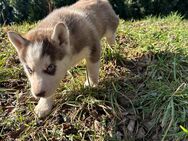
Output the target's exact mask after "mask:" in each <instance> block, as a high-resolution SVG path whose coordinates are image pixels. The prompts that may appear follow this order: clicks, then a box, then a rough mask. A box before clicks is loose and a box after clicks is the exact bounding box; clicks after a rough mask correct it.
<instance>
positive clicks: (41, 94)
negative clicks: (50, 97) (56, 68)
mask: <svg viewBox="0 0 188 141" xmlns="http://www.w3.org/2000/svg"><path fill="white" fill-rule="evenodd" d="M45 93H46V92H45V91H42V92H40V93H37V94H35V95H36V96H37V97H44V96H45Z"/></svg>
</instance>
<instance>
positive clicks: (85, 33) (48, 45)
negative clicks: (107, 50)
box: [8, 0, 119, 117]
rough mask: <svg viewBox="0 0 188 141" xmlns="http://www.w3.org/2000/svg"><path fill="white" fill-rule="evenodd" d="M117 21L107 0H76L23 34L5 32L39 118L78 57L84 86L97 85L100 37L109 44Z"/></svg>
mask: <svg viewBox="0 0 188 141" xmlns="http://www.w3.org/2000/svg"><path fill="white" fill-rule="evenodd" d="M118 22H119V19H118V17H117V16H116V14H115V12H114V11H113V9H112V7H111V5H110V4H109V2H108V1H107V0H80V1H78V2H76V3H75V4H73V5H71V6H68V7H63V8H60V9H57V10H54V11H53V12H52V13H50V14H49V15H48V16H47V17H46V18H44V19H43V20H42V21H41V22H39V24H38V26H36V27H35V28H34V29H32V30H31V31H29V32H28V33H27V34H26V35H24V36H21V35H19V34H17V33H15V32H8V37H9V40H10V42H11V43H12V44H13V46H14V47H15V48H16V50H17V52H18V55H19V58H20V60H21V62H22V64H23V66H24V69H25V72H26V74H27V76H28V78H29V81H30V83H31V92H32V94H33V95H34V96H35V97H38V98H40V100H39V103H38V105H37V106H36V108H35V112H36V114H37V115H38V116H39V117H44V116H46V115H47V114H49V112H50V111H51V109H52V105H53V93H54V92H55V90H56V88H57V87H58V84H59V82H60V81H61V80H62V79H63V77H64V76H65V74H66V72H67V70H68V69H69V68H70V67H72V66H74V65H75V64H76V63H78V62H79V61H80V60H82V59H86V62H87V64H86V67H87V71H88V78H87V79H86V82H85V86H88V85H90V86H97V84H98V79H99V64H100V62H99V60H100V52H101V47H100V39H101V38H102V37H104V36H105V37H106V38H107V41H108V43H109V44H110V45H111V44H113V43H114V41H115V32H116V29H117V26H118Z"/></svg>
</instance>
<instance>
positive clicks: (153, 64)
mask: <svg viewBox="0 0 188 141" xmlns="http://www.w3.org/2000/svg"><path fill="white" fill-rule="evenodd" d="M34 26H35V24H29V23H23V24H21V25H12V26H3V27H1V28H0V140H4V141H6V140H7V141H10V140H16V139H17V140H20V141H21V140H23V141H24V140H34V141H43V140H49V141H50V140H53V141H56V140H57V141H59V140H62V141H69V140H70V141H103V140H105V141H124V140H125V141H141V140H145V141H151V140H152V141H159V140H162V141H165V140H173V141H176V140H177V141H179V140H186V138H187V135H186V133H185V132H183V130H181V128H180V125H181V126H183V127H185V128H187V127H188V120H187V118H188V116H187V115H188V110H187V109H188V86H187V82H188V21H187V20H185V19H183V18H182V17H180V16H179V15H177V14H172V15H169V16H167V17H163V18H155V17H148V18H146V19H143V20H139V21H134V20H133V21H123V20H121V23H120V25H119V28H118V32H117V37H116V44H115V45H114V46H113V47H109V46H108V45H107V43H106V41H105V40H103V41H102V46H103V52H102V59H101V60H102V61H101V67H100V84H99V86H98V87H97V88H84V86H83V84H84V80H85V71H86V69H85V65H84V63H85V62H84V61H83V62H82V63H81V64H79V65H77V66H76V67H75V68H72V69H71V70H70V71H69V72H68V73H67V76H66V77H65V79H64V80H62V82H61V84H60V86H59V88H58V90H57V91H56V103H55V105H54V109H53V111H52V113H51V114H50V115H49V116H48V117H46V118H44V119H38V118H37V117H36V115H35V114H34V106H35V105H36V104H37V100H35V99H34V98H33V97H32V96H31V94H30V91H29V87H30V86H29V83H28V80H27V78H26V76H25V73H24V72H23V68H22V66H21V64H20V62H19V59H18V57H17V54H16V52H15V49H14V48H13V47H12V46H11V44H10V43H9V41H8V39H7V35H6V31H8V30H15V31H18V32H20V33H25V32H27V31H28V30H29V29H31V28H32V27H34Z"/></svg>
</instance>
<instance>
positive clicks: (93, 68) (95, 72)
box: [84, 59, 100, 87]
mask: <svg viewBox="0 0 188 141" xmlns="http://www.w3.org/2000/svg"><path fill="white" fill-rule="evenodd" d="M99 64H100V61H97V62H95V63H93V62H92V61H91V60H89V59H88V60H87V64H86V67H87V74H86V82H85V84H84V86H91V87H96V86H97V85H98V81H99Z"/></svg>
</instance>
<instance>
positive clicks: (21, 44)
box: [7, 32, 30, 53]
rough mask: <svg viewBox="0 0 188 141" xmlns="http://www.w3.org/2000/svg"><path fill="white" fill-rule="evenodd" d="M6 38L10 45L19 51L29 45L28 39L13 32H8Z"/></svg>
mask: <svg viewBox="0 0 188 141" xmlns="http://www.w3.org/2000/svg"><path fill="white" fill-rule="evenodd" d="M7 34H8V38H9V40H10V42H11V43H12V45H13V46H14V47H15V48H16V50H17V52H18V53H19V52H20V51H21V50H22V49H23V48H26V47H27V46H28V45H29V43H30V42H29V41H28V40H27V39H25V38H23V37H22V36H21V35H19V34H17V33H15V32H8V33H7Z"/></svg>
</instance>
